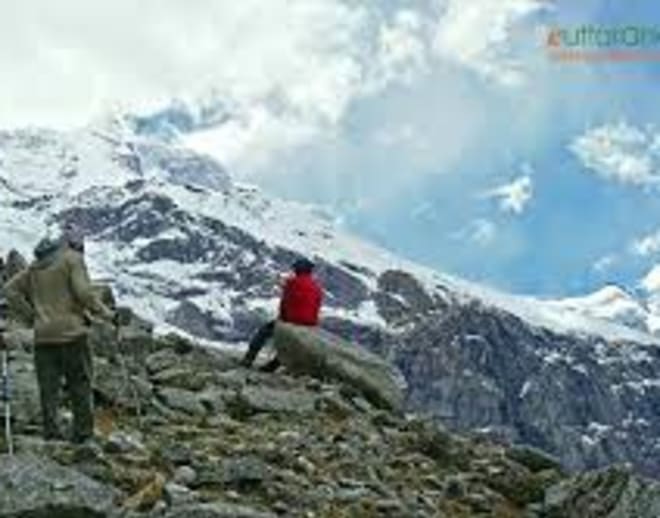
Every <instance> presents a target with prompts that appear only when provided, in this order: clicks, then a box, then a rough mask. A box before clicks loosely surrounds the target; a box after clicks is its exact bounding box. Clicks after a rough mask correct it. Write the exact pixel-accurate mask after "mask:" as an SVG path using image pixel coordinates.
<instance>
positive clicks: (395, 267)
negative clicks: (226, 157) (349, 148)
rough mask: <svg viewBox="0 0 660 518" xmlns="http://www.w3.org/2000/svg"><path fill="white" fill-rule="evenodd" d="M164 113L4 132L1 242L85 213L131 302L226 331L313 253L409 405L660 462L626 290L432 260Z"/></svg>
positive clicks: (469, 423)
mask: <svg viewBox="0 0 660 518" xmlns="http://www.w3.org/2000/svg"><path fill="white" fill-rule="evenodd" d="M219 113H221V112H220V111H218V114H219ZM218 114H215V115H213V116H220V115H218ZM171 118H172V113H168V114H167V116H165V115H162V120H166V121H169V120H170V119H171ZM162 120H161V122H158V123H156V122H154V121H147V120H145V119H143V120H140V121H139V123H138V122H136V119H135V118H130V117H129V118H114V119H111V120H107V121H105V122H103V123H98V124H95V125H93V126H91V127H88V128H83V129H80V130H77V131H73V132H69V133H58V132H54V131H48V130H36V129H26V130H21V131H16V132H4V133H0V239H1V240H0V243H2V246H3V247H4V248H6V249H9V248H12V247H16V248H18V249H19V250H20V251H21V252H23V253H26V254H27V253H29V252H30V250H31V248H32V246H34V244H35V243H36V242H37V241H38V239H39V238H40V237H41V236H42V235H44V234H45V233H47V232H49V231H50V232H56V231H57V229H58V228H59V227H63V226H65V225H74V226H76V227H78V228H79V229H81V230H82V231H83V232H84V234H85V235H86V236H87V248H88V254H89V259H90V264H91V267H92V271H93V274H94V276H95V277H97V278H102V279H105V280H107V281H108V282H109V283H110V284H112V286H113V287H114V289H115V291H116V293H117V295H118V297H119V299H120V301H121V303H122V304H128V305H131V306H132V307H133V308H134V309H135V310H136V311H137V312H138V313H140V314H141V315H142V316H144V317H146V318H148V319H150V320H152V321H154V322H155V323H156V324H157V328H159V329H160V330H168V329H177V330H180V331H183V332H186V333H188V334H189V335H192V336H194V337H196V338H197V339H199V340H202V341H208V342H214V343H223V344H230V343H242V342H244V341H245V340H246V339H247V338H248V336H249V335H250V334H251V333H252V332H253V331H254V330H255V328H256V327H257V325H258V324H259V323H260V322H261V321H263V320H264V319H265V318H268V317H272V316H273V315H274V312H275V309H276V305H277V297H278V289H279V288H278V286H279V277H280V275H281V274H282V273H284V272H286V271H287V270H288V267H289V265H290V263H291V262H292V260H293V259H294V258H295V257H296V256H297V255H299V254H305V255H308V256H310V257H313V258H315V260H316V261H317V263H318V264H319V275H320V277H321V279H322V281H323V284H324V287H325V291H326V307H325V308H324V315H323V317H324V326H326V327H328V328H329V329H331V330H333V331H335V332H337V333H339V334H342V335H344V336H346V337H348V338H349V339H351V340H352V341H354V342H357V343H360V344H363V345H365V346H367V347H369V348H371V349H373V350H375V351H377V352H379V353H381V354H384V355H386V356H388V357H389V358H390V359H391V360H392V361H393V362H395V363H396V364H397V365H398V366H399V367H400V369H401V370H402V372H403V373H404V375H406V377H407V379H408V383H409V387H410V388H409V394H408V401H409V406H410V408H412V409H415V410H419V411H425V412H429V413H431V414H433V415H435V416H437V417H438V418H439V419H442V420H443V421H444V422H445V423H447V424H448V425H449V426H451V427H453V428H456V429H471V430H475V429H476V430H481V431H482V432H484V433H490V434H496V435H500V436H505V437H507V438H508V439H511V440H514V441H521V442H528V443H532V444H535V445H537V446H540V447H542V448H544V449H546V450H548V451H550V452H552V453H555V454H557V455H559V456H561V457H562V459H563V460H564V461H565V462H566V463H567V465H568V466H570V467H574V468H579V467H586V466H595V465H602V464H605V463H607V462H611V461H614V460H617V461H621V460H628V461H631V462H634V463H635V464H636V465H637V466H638V467H639V468H640V469H641V470H644V471H648V472H653V473H660V461H658V460H654V459H660V456H659V455H657V453H658V450H660V442H658V441H657V436H658V435H659V434H658V432H660V413H658V412H657V408H656V405H657V403H656V401H657V400H658V396H659V395H660V363H659V360H660V348H659V347H658V345H659V344H658V340H657V338H654V337H653V336H651V335H649V334H648V333H646V332H644V330H643V328H641V326H637V325H636V320H635V319H633V318H631V320H630V321H628V320H623V321H622V322H623V323H625V324H633V325H632V327H631V326H630V325H621V323H618V324H617V323H612V322H606V321H603V320H601V319H599V318H594V317H602V316H603V315H602V314H601V312H600V310H597V309H596V308H598V307H601V306H602V302H603V300H604V301H606V302H607V304H609V301H611V300H614V301H615V303H614V305H615V306H616V307H619V306H621V307H622V308H625V309H626V311H628V312H629V313H630V315H635V314H636V313H635V312H636V311H637V308H636V306H635V305H634V301H632V300H629V299H627V298H626V296H625V294H621V293H618V292H613V291H612V290H609V291H605V292H604V293H603V294H601V295H600V296H599V297H595V299H594V300H592V299H587V300H586V301H582V303H581V304H574V303H573V304H572V303H569V302H566V301H563V302H560V303H558V302H548V301H540V300H537V299H534V298H531V297H518V296H511V295H506V294H503V293H499V292H496V291H493V290H489V289H486V288H484V287H481V286H477V285H473V284H470V283H467V282H464V281H461V280H459V279H455V278H452V277H449V276H446V275H443V274H441V273H438V272H435V271H432V270H430V269H428V268H424V267H421V266H419V265H416V264H414V263H412V262H410V261H407V260H404V259H402V258H399V257H396V256H394V255H392V254H390V253H388V252H387V251H384V250H382V249H379V248H377V247H375V246H371V245H369V244H368V243H365V242H364V241H361V240H360V239H357V238H355V237H353V236H351V235H349V234H347V233H345V232H343V231H342V230H341V228H338V226H337V224H336V223H335V220H334V218H333V217H332V215H330V214H326V213H324V212H323V211H321V210H319V209H318V208H315V207H313V206H308V205H305V204H301V203H294V202H290V201H284V200H279V199H275V198H272V197H269V196H268V195H266V194H264V193H262V192H260V191H259V190H258V189H256V188H254V187H251V186H245V185H240V184H236V183H234V182H233V181H232V180H231V178H230V176H229V174H228V173H227V172H226V171H225V170H224V168H223V167H222V165H220V164H218V163H217V162H215V161H214V160H213V159H211V158H209V157H207V156H204V155H200V154H198V153H195V152H193V151H191V150H189V149H187V148H185V147H183V146H181V145H179V144H178V143H177V142H178V140H177V138H176V132H173V131H170V129H171V128H169V127H168V126H167V124H169V122H167V124H166V125H165V126H163V124H165V123H162ZM193 123H195V124H197V123H198V122H195V121H193V122H190V124H193ZM163 127H166V130H163ZM168 128H169V129H168ZM585 307H590V308H592V310H590V311H585V310H584V308H585ZM605 316H608V315H605ZM635 327H638V328H639V329H635ZM640 329H642V330H640Z"/></svg>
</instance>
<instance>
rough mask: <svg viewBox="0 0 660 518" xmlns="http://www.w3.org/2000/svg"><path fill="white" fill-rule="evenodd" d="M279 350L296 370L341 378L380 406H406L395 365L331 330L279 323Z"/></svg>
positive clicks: (282, 356)
mask: <svg viewBox="0 0 660 518" xmlns="http://www.w3.org/2000/svg"><path fill="white" fill-rule="evenodd" d="M275 349H276V350H277V357H278V358H279V360H280V361H281V362H282V364H283V365H285V366H286V367H287V368H288V369H289V370H290V371H292V372H294V373H298V374H308V375H310V376H314V377H318V378H322V379H333V380H337V381H341V382H342V383H345V384H346V385H349V386H350V387H351V388H353V389H355V390H358V391H359V392H361V393H362V394H363V395H364V396H365V398H367V399H368V400H369V401H370V402H371V403H372V404H374V405H376V406H378V407H380V408H386V409H388V410H394V411H400V410H401V409H402V407H403V392H402V390H401V386H400V383H399V380H398V376H397V373H396V372H395V370H394V368H393V367H391V366H390V365H389V364H387V363H386V362H385V361H384V360H382V359H381V358H379V357H378V356H375V355H374V354H372V353H370V352H368V351H366V350H365V349H363V348H361V347H359V346H356V345H353V344H350V343H348V342H346V341H344V340H342V339H341V338H339V337H337V336H335V335H333V334H331V333H328V332H327V331H324V330H322V329H318V328H312V327H304V326H295V325H292V324H287V323H283V322H278V323H277V325H276V326H275Z"/></svg>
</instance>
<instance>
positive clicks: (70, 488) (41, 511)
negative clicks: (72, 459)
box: [0, 456, 118, 518]
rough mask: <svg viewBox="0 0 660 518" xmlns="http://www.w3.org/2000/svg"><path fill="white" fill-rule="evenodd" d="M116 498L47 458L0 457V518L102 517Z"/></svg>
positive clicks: (83, 476)
mask: <svg viewBox="0 0 660 518" xmlns="http://www.w3.org/2000/svg"><path fill="white" fill-rule="evenodd" d="M117 497H118V493H117V492H116V491H115V490H114V489H111V488H109V487H107V486H104V485H102V484H100V483H98V482H96V481H94V480H92V479H90V478H88V477H87V476H85V475H83V474H81V473H79V472H77V471H74V470H72V469H69V468H67V467H64V466H61V465H59V464H56V463H55V462H53V461H51V460H49V459H45V458H38V457H32V456H16V457H9V456H2V457H0V517H3V518H103V517H105V516H109V515H110V513H111V511H112V509H113V503H114V500H115V498H117Z"/></svg>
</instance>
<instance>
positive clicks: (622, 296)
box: [548, 286, 652, 331]
mask: <svg viewBox="0 0 660 518" xmlns="http://www.w3.org/2000/svg"><path fill="white" fill-rule="evenodd" d="M548 304H550V305H552V306H555V307H557V308H562V309H568V310H570V311H574V312H577V313H580V314H583V315H586V316H589V317H593V318H595V319H598V320H604V321H609V322H616V323H619V324H622V325H624V326H629V327H632V328H635V329H640V330H642V331H651V329H652V327H651V320H652V314H651V312H650V311H649V308H648V307H647V306H646V304H645V303H644V302H642V301H641V300H639V299H638V298H636V297H635V296H634V295H632V294H631V293H628V292H627V291H626V290H624V289H623V288H621V287H619V286H605V287H604V288H601V289H600V290H598V291H596V292H594V293H591V294H589V295H586V296H583V297H571V298H566V299H560V300H556V301H549V302H548Z"/></svg>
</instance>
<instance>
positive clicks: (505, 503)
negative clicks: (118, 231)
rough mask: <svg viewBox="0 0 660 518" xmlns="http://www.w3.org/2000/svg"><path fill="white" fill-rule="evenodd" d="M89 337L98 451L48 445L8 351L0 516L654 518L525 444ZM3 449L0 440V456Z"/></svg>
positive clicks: (201, 357) (632, 488)
mask: <svg viewBox="0 0 660 518" xmlns="http://www.w3.org/2000/svg"><path fill="white" fill-rule="evenodd" d="M111 343H112V341H104V340H96V352H97V357H96V381H95V384H96V399H97V416H96V419H97V423H96V425H97V430H98V434H99V436H98V441H97V445H96V446H89V445H88V446H85V447H73V446H71V445H69V444H68V443H65V442H50V443H44V442H43V441H42V440H41V439H40V438H39V436H38V432H39V427H38V405H37V399H36V383H35V380H34V373H33V369H32V365H31V356H30V352H29V351H28V350H24V349H14V350H13V352H12V362H11V367H12V377H13V380H14V387H15V394H14V396H15V399H14V411H15V416H14V417H15V420H14V430H15V441H16V450H17V452H16V455H15V456H14V457H13V458H10V457H9V456H2V457H1V459H0V517H12V518H27V517H30V518H35V517H45V516H48V517H49V518H65V517H66V518H86V517H95V518H96V517H106V516H143V515H144V516H149V517H152V516H153V517H156V516H165V517H167V518H217V517H245V518H257V517H268V516H293V517H296V516H301V517H353V516H355V517H371V516H374V517H376V516H391V517H427V516H428V517H454V516H456V517H463V516H466V517H467V516H496V517H518V516H520V517H534V516H538V517H573V516H575V517H581V518H588V517H592V516H593V517H607V516H611V517H615V516H616V517H633V516H634V517H649V518H650V517H657V516H659V515H660V488H659V487H658V486H657V485H656V484H655V483H652V482H649V481H645V480H642V479H638V478H635V477H633V476H632V475H631V474H630V472H629V471H628V470H627V469H625V468H610V469H608V470H605V471H601V472H593V473H587V474H584V475H581V476H578V477H574V478H568V477H567V476H566V475H565V474H563V473H562V470H561V468H560V467H559V466H558V464H557V463H556V462H555V461H554V460H553V459H552V458H549V457H547V456H545V455H543V454H541V453H540V452H537V451H535V450H533V449H530V448H524V447H511V446H505V445H496V444H493V443H489V442H486V441H485V440H483V439H479V438H469V437H461V436H458V435H454V434H451V433H448V432H447V431H445V430H443V429H442V428H440V427H438V426H437V425H435V424H433V423H431V422H429V421H426V420H424V419H422V418H420V417H416V416H412V415H407V416H396V415H392V414H390V413H387V412H384V411H382V410H377V409H375V408H373V407H372V406H371V405H370V404H369V403H368V402H367V401H366V400H365V399H364V398H363V397H361V395H360V394H356V393H353V392H352V391H350V390H348V389H347V388H346V387H342V386H338V385H335V384H331V383H326V382H323V381H319V380H316V379H311V378H304V377H302V378H301V377H297V378H294V377H291V376H289V375H287V374H286V373H278V374H274V375H273V374H262V373H260V372H257V371H249V370H246V369H243V368H241V367H239V366H238V356H237V355H236V354H235V353H233V352H231V351H215V350H213V351H211V350H204V349H201V348H199V347H195V346H194V345H193V344H191V343H189V342H187V341H185V340H182V339H180V338H177V337H174V336H170V337H166V338H159V339H149V340H147V339H145V338H141V339H139V340H132V341H131V340H127V341H124V342H122V343H121V344H117V343H115V344H114V346H110V345H108V344H111ZM3 446H4V445H3V444H1V443H0V448H2V447H3Z"/></svg>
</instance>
